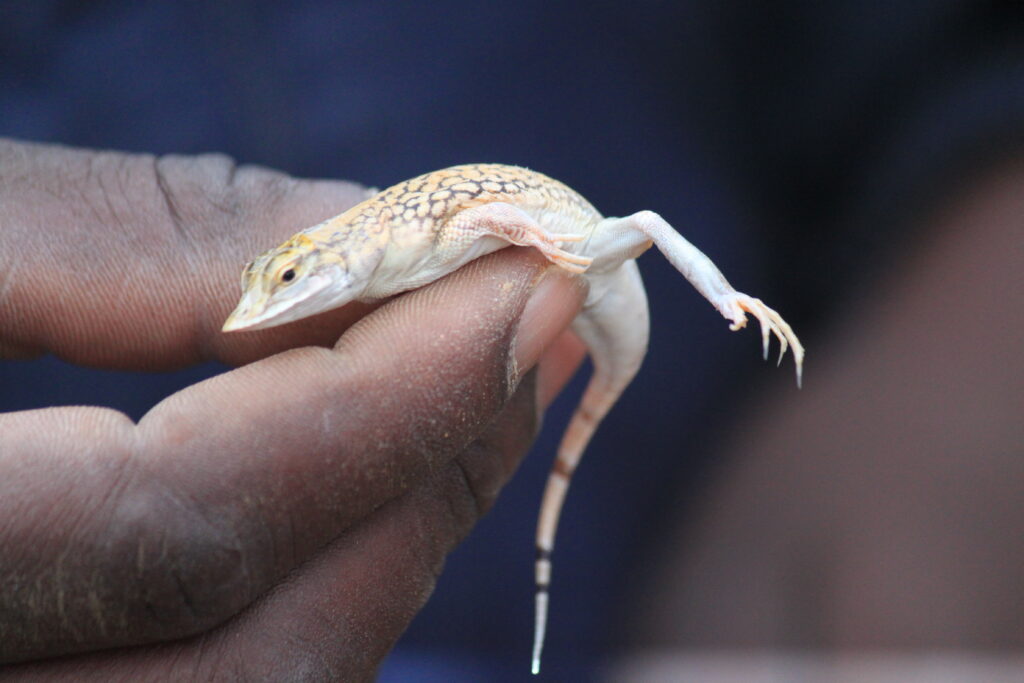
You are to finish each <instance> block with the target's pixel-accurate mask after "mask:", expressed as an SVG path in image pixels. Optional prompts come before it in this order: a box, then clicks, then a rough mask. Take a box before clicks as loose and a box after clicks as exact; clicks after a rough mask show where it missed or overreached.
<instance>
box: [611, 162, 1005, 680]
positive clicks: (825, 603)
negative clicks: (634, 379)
mask: <svg viewBox="0 0 1024 683" xmlns="http://www.w3.org/2000/svg"><path fill="white" fill-rule="evenodd" d="M919 230H920V232H919V235H920V237H919V239H918V241H916V242H915V246H914V248H913V249H907V250H905V251H904V254H903V257H902V258H901V259H900V260H899V261H898V262H894V267H893V268H891V270H890V272H888V273H887V274H886V275H885V276H884V277H882V278H881V279H878V280H876V281H873V282H871V283H870V284H869V285H867V286H865V287H863V288H862V290H861V291H860V292H859V298H858V299H857V300H856V301H855V302H853V304H852V305H850V306H849V308H848V310H846V311H844V312H842V314H841V315H840V316H838V320H839V322H838V323H837V324H836V325H835V326H834V327H833V328H832V329H831V331H830V332H829V333H827V334H822V335H820V336H819V339H817V340H816V343H815V344H813V346H812V347H811V348H809V349H808V363H807V371H806V375H805V384H804V389H803V391H801V392H799V393H793V392H780V391H778V389H779V387H778V386H774V385H773V386H770V387H765V388H764V391H763V394H762V395H761V396H760V398H759V400H758V401H755V402H752V403H751V404H748V407H749V410H747V411H746V413H745V414H744V415H742V416H741V417H740V418H739V419H738V420H737V421H736V423H735V426H734V428H733V429H732V430H731V432H730V434H729V437H728V438H727V440H726V443H725V448H724V450H723V452H722V453H721V454H720V456H719V457H721V458H722V459H723V460H724V462H725V464H724V465H723V466H722V467H721V468H720V469H719V471H718V476H717V481H716V483H715V484H714V485H713V486H711V487H710V488H709V489H708V490H707V491H705V492H704V493H703V497H702V499H701V502H700V503H699V504H698V505H697V506H696V514H692V513H693V510H690V511H688V512H690V513H691V514H689V515H681V516H680V519H679V520H678V523H677V524H676V525H675V531H674V532H673V533H672V534H671V535H670V536H667V537H666V538H665V540H664V543H663V546H662V547H663V548H664V552H663V554H662V556H661V557H660V561H659V562H657V563H656V564H655V565H654V566H653V567H652V570H651V575H650V578H651V580H650V581H639V582H637V583H636V584H634V585H635V586H636V590H635V592H634V599H635V600H636V610H635V613H634V617H635V620H634V624H633V627H632V628H631V629H629V631H631V632H632V633H634V634H635V641H634V643H633V645H634V647H633V651H644V650H651V649H653V650H660V651H662V652H681V651H689V652H693V651H696V650H700V651H704V652H708V651H718V650H722V649H728V650H747V651H749V650H762V651H763V650H764V649H772V650H784V651H794V650H798V651H807V650H810V651H826V652H828V651H836V650H844V651H877V650H885V651H893V650H896V651H909V652H915V651H916V652H921V651H935V650H953V651H964V650H971V651H980V652H992V651H993V650H995V651H1004V652H1005V651H1007V650H1016V649H1018V648H1021V647H1022V646H1024V535H1022V529H1024V419H1022V417H1024V354H1022V352H1024V159H1019V158H1018V159H1017V160H1016V161H1013V162H1011V163H1005V164H1000V165H999V167H998V168H995V169H989V171H988V172H987V173H985V174H984V175H980V176H977V177H972V178H968V179H966V180H965V181H964V182H962V183H961V184H959V186H958V187H957V189H956V191H955V192H953V193H951V194H949V195H948V196H946V197H945V198H943V199H942V200H941V201H940V205H939V206H938V207H936V208H935V209H934V210H933V211H932V212H931V213H930V214H929V215H928V216H927V217H926V218H923V223H922V225H921V226H920V227H919ZM780 397H784V398H780ZM1021 675H1022V676H1024V673H1022V674H1021Z"/></svg>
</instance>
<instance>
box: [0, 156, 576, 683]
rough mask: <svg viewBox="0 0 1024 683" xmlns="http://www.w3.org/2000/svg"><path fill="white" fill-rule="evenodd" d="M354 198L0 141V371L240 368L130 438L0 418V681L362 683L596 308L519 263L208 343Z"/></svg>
mask: <svg viewBox="0 0 1024 683" xmlns="http://www.w3.org/2000/svg"><path fill="white" fill-rule="evenodd" d="M363 196H364V195H363V191H362V190H361V188H359V187H357V186H355V185H349V184H345V183H334V182H314V181H298V180H294V179H291V178H288V177H286V176H283V175H281V174H278V173H274V172H271V171H268V170H265V169H258V168H236V167H235V166H234V165H233V164H232V163H231V162H230V161H229V160H227V159H225V158H223V157H215V156H209V157H199V158H186V157H176V158H164V159H159V160H157V159H154V158H152V157H147V156H136V155H121V154H110V153H95V152H86V151H76V150H69V149H65V148H59V147H50V146H41V145H24V144H18V143H13V142H4V141H0V226H2V230H0V357H4V358H23V357H31V356H34V355H38V354H43V353H53V354H55V355H57V356H59V357H61V358H64V359H66V360H68V361H70V362H73V363H78V364H83V365H88V366H92V367H99V368H117V369H132V370H167V369H172V368H180V367H184V366H187V365H190V364H193V363H197V362H201V361H206V360H211V359H215V360H219V361H222V362H225V363H228V364H232V365H237V366H244V367H239V368H238V369H236V370H234V371H231V372H228V373H226V374H223V375H221V376H218V377H216V378H214V379H212V380H209V381H206V382H202V383H200V384H197V385H195V386H192V387H189V388H188V389H186V390H184V391H181V392H179V393H177V394H175V395H173V396H171V397H169V398H168V399H166V400H165V401H163V402H161V403H160V404H159V405H157V406H156V407H154V408H153V409H152V410H151V411H150V412H149V413H148V414H146V415H145V416H144V417H143V418H142V420H140V421H139V423H138V424H135V423H133V422H131V421H130V420H129V419H128V418H126V417H125V416H124V415H122V414H120V413H117V412H115V411H112V410H109V409H105V408H88V407H77V408H55V409H48V410H35V411H24V412H19V413H11V414H5V415H0V550H2V551H0V662H6V663H19V664H18V665H15V666H10V667H8V668H5V669H3V670H2V671H0V679H3V678H5V677H8V676H10V677H20V678H28V679H33V678H38V679H47V678H60V677H62V676H69V675H72V674H73V677H74V678H75V680H116V679H131V680H140V679H162V678H167V679H180V678H186V677H191V678H196V679H201V680H207V679H229V680H231V679H245V678H254V677H259V678H269V679H274V680H282V679H291V678H296V679H303V680H305V679H334V680H365V679H370V678H372V677H373V675H374V672H375V671H376V669H377V667H378V665H379V664H380V662H381V660H382V659H383V657H384V656H385V655H386V654H387V652H388V651H389V650H390V649H391V647H392V646H393V645H394V643H395V641H396V640H397V638H398V637H399V635H400V634H401V633H402V632H403V630H404V629H405V628H406V626H407V625H408V623H409V621H410V620H411V619H412V617H413V616H414V615H415V613H416V612H417V611H418V610H419V609H420V608H421V607H422V606H423V604H424V603H425V601H426V600H427V597H428V596H429V594H430V592H431V589H432V587H433V585H434V582H435V579H436V577H437V575H438V574H439V572H440V571H441V569H442V566H443V562H444V558H445V555H446V554H447V553H448V552H449V551H450V550H451V549H452V548H453V547H454V546H455V545H456V544H457V543H458V542H459V541H460V540H461V539H462V538H463V537H465V535H466V534H467V533H468V532H469V530H470V529H471V528H472V526H473V524H474V523H475V522H476V520H477V519H479V517H480V516H481V515H482V514H483V513H484V512H486V510H487V509H488V508H489V507H490V506H491V505H492V504H493V502H494V500H495V498H496V496H497V495H498V492H499V491H500V489H501V487H502V485H503V484H504V483H505V482H506V481H507V480H508V479H509V477H510V476H511V475H512V473H513V471H514V470H515V468H516V466H517V464H518V462H519V460H520V459H521V458H522V456H523V455H524V454H525V453H526V451H527V450H528V448H529V445H530V442H531V440H532V438H533V435H534V434H535V432H536V430H537V427H538V424H539V416H540V414H541V412H542V411H543V408H544V407H545V406H546V405H547V404H548V403H549V402H550V401H551V400H552V399H553V398H554V396H555V395H556V394H557V392H558V391H559V389H560V388H561V386H562V385H563V384H564V383H565V382H566V381H567V379H568V378H569V377H570V376H571V374H572V372H573V371H574V370H575V368H576V367H577V365H578V363H579V361H580V359H581V358H582V354H583V349H582V346H581V345H580V343H579V342H578V341H577V340H576V339H575V338H574V337H573V336H572V335H571V334H569V333H567V332H565V328H566V326H567V325H568V324H569V322H571V320H572V318H573V317H574V316H575V314H576V313H577V312H578V310H579V307H580V305H581V303H582V300H583V298H584V296H585V290H584V286H583V285H582V284H581V282H580V280H579V279H578V278H572V277H570V276H567V275H564V274H562V273H560V272H558V271H556V270H554V269H552V268H550V267H549V266H548V265H547V264H546V262H544V260H543V259H542V258H541V257H539V256H538V255H537V254H535V253H533V252H530V251H528V250H520V249H509V250H503V251H501V252H498V253H496V254H493V255H491V256H489V257H486V258H484V259H480V260H479V261H477V262H474V263H472V264H470V265H469V266H467V267H465V268H463V269H461V270H460V271H458V272H456V273H454V274H452V275H450V276H448V277H446V278H444V279H443V280H440V281H438V282H436V283H434V284H432V285H430V286H428V287H425V288H423V289H421V290H418V291H416V292H413V293H410V294H407V295H404V296H400V297H397V298H395V299H393V300H391V301H389V302H386V303H384V304H383V305H380V306H376V307H375V306H369V305H362V304H354V305H350V306H346V307H344V308H342V309H339V310H337V311H333V312H330V313H326V314H323V315H320V316H316V317H315V318H311V319H308V320H303V321H299V322H296V323H293V324H291V325H287V326H283V327H280V328H274V329H270V330H264V331H259V332H253V333H237V334H230V335H226V334H223V333H221V332H220V325H221V324H222V322H223V320H224V318H225V317H226V315H227V313H228V312H229V311H230V310H231V308H232V307H233V305H234V304H235V302H236V298H237V296H238V276H239V273H240V272H241V268H242V266H243V265H244V264H245V263H246V261H248V260H250V259H251V258H252V257H253V256H254V255H256V254H257V253H259V252H260V251H262V250H263V249H265V248H267V247H269V246H273V245H274V244H276V243H278V242H280V241H281V240H283V239H284V238H286V237H288V236H289V235H290V234H292V233H294V232H295V231H296V230H298V229H301V228H302V227H305V226H307V225H311V224H313V223H315V222H317V221H319V220H322V219H323V218H326V217H329V216H331V215H334V214H336V213H339V212H340V211H342V210H344V209H345V208H347V207H348V206H351V205H352V204H354V203H356V202H357V201H359V200H361V199H362V198H363ZM346 330H347V332H346ZM342 332H346V333H345V335H344V336H341V334H342ZM339 337H340V338H339ZM513 359H514V360H513ZM530 513H531V514H532V511H530ZM58 656H60V657H61V658H60V659H53V658H54V657H58Z"/></svg>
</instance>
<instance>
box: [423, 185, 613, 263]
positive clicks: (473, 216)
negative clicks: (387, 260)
mask: <svg viewBox="0 0 1024 683" xmlns="http://www.w3.org/2000/svg"><path fill="white" fill-rule="evenodd" d="M482 237H495V238H497V239H500V240H503V241H505V242H508V243H510V244H515V245H518V246H521V247H534V248H536V249H537V250H538V251H540V253H541V254H543V255H544V257H545V258H546V259H547V260H549V261H551V262H552V263H554V264H555V265H557V266H560V267H562V268H564V269H566V270H568V271H569V272H571V273H576V274H580V273H583V272H584V271H586V270H587V268H588V267H589V266H590V264H591V262H592V261H593V259H591V258H589V257H586V256H580V255H578V254H573V253H571V252H568V251H566V250H564V249H562V243H565V242H580V241H582V240H583V239H584V238H585V237H586V235H582V234H563V233H551V232H548V231H547V230H545V229H544V228H542V227H541V226H540V225H539V224H538V223H537V221H535V220H533V218H531V217H530V216H529V215H527V214H526V213H525V212H523V211H522V210H520V209H518V208H516V207H515V206H512V205H511V204H505V203H504V202H491V203H488V204H483V205H480V206H474V207H472V208H469V209H463V210H462V211H459V212H458V213H456V214H455V215H454V216H452V217H451V218H450V219H448V220H447V221H446V222H445V224H444V226H443V227H442V228H441V230H440V231H439V232H438V236H437V240H436V242H435V245H434V254H435V258H436V259H438V260H445V261H449V262H458V263H459V265H462V263H466V262H468V261H470V260H472V259H473V258H477V257H478V256H481V255H482V254H483V253H486V251H487V250H486V249H476V250H474V244H475V243H477V242H478V241H479V240H480V239H481V238H482ZM490 251H493V249H490ZM477 252H479V253H477Z"/></svg>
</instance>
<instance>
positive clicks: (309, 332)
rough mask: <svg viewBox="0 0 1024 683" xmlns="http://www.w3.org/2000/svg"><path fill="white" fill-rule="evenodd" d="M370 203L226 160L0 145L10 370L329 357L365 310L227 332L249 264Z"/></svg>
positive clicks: (339, 187)
mask: <svg viewBox="0 0 1024 683" xmlns="http://www.w3.org/2000/svg"><path fill="white" fill-rule="evenodd" d="M365 194H366V193H365V190H364V189H363V188H361V187H359V186H357V185H353V184H349V183H341V182H328V181H299V180H295V179H293V178H289V177H288V176H285V175H284V174H281V173H277V172H274V171H270V170H267V169H262V168H257V167H236V166H235V164H234V163H233V162H232V161H231V160H230V159H228V158H227V157H223V156H217V155H206V156H201V157H160V158H157V157H153V156H151V155H140V154H117V153H111V152H94V151H83V150H72V149H67V148H63V147H58V146H51V145H34V144H23V143H15V142H12V141H3V140H0V226H2V228H3V229H2V230H0V357H2V355H3V354H4V353H5V350H6V353H7V354H8V355H18V354H20V355H27V354H32V353H36V354H38V353H47V352H48V353H53V354H55V355H57V356H59V357H61V358H64V359H65V360H68V361H71V362H74V363H78V364H83V365H92V366H99V367H107V368H123V369H144V370H157V369H172V368H177V367H182V366H186V365H190V364H194V363H196V362H200V361H204V360H220V361H222V362H226V363H229V364H239V363H243V362H247V361H250V360H253V359H255V358H260V357H263V356H266V355H270V354H272V353H275V352H277V351H280V350H282V349H285V348H290V347H294V346H302V345H309V344H317V345H321V346H330V345H331V344H332V343H333V342H334V340H335V339H337V337H338V334H339V333H340V331H341V330H342V329H344V327H346V326H347V325H348V324H351V322H353V321H354V320H356V319H358V318H359V317H361V316H362V315H363V314H364V313H365V312H366V310H367V309H366V307H365V306H360V305H354V306H349V307H346V309H344V310H341V311H335V312H332V313H329V314H326V315H324V316H318V317H317V318H316V319H311V320H307V321H301V322H299V323H296V324H293V325H288V326H286V327H283V328H279V329H275V330H269V331H266V332H263V333H261V334H249V335H244V334H243V335H234V336H231V335H223V334H221V332H220V326H221V324H222V323H223V321H224V318H225V317H226V315H227V313H228V312H229V311H230V309H231V307H232V305H233V304H234V303H235V299H236V298H237V295H238V280H239V274H240V273H241V270H242V267H243V266H244V264H245V263H246V262H247V261H249V260H251V259H252V258H253V257H254V256H256V255H257V254H258V253H259V252H261V251H263V250H264V249H267V248H269V247H271V246H274V245H275V244H277V243H279V242H280V241H282V240H283V239H284V238H286V237H287V236H288V235H291V234H292V233H294V232H296V231H297V230H300V229H302V228H304V227H307V226H309V225H312V224H315V223H317V222H319V221H320V220H323V219H324V218H328V217H330V216H332V215H334V214H337V213H340V212H341V211H343V210H345V209H346V208H348V207H349V206H352V205H353V204H355V203H357V202H359V201H361V200H362V199H363V198H364V197H365Z"/></svg>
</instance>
